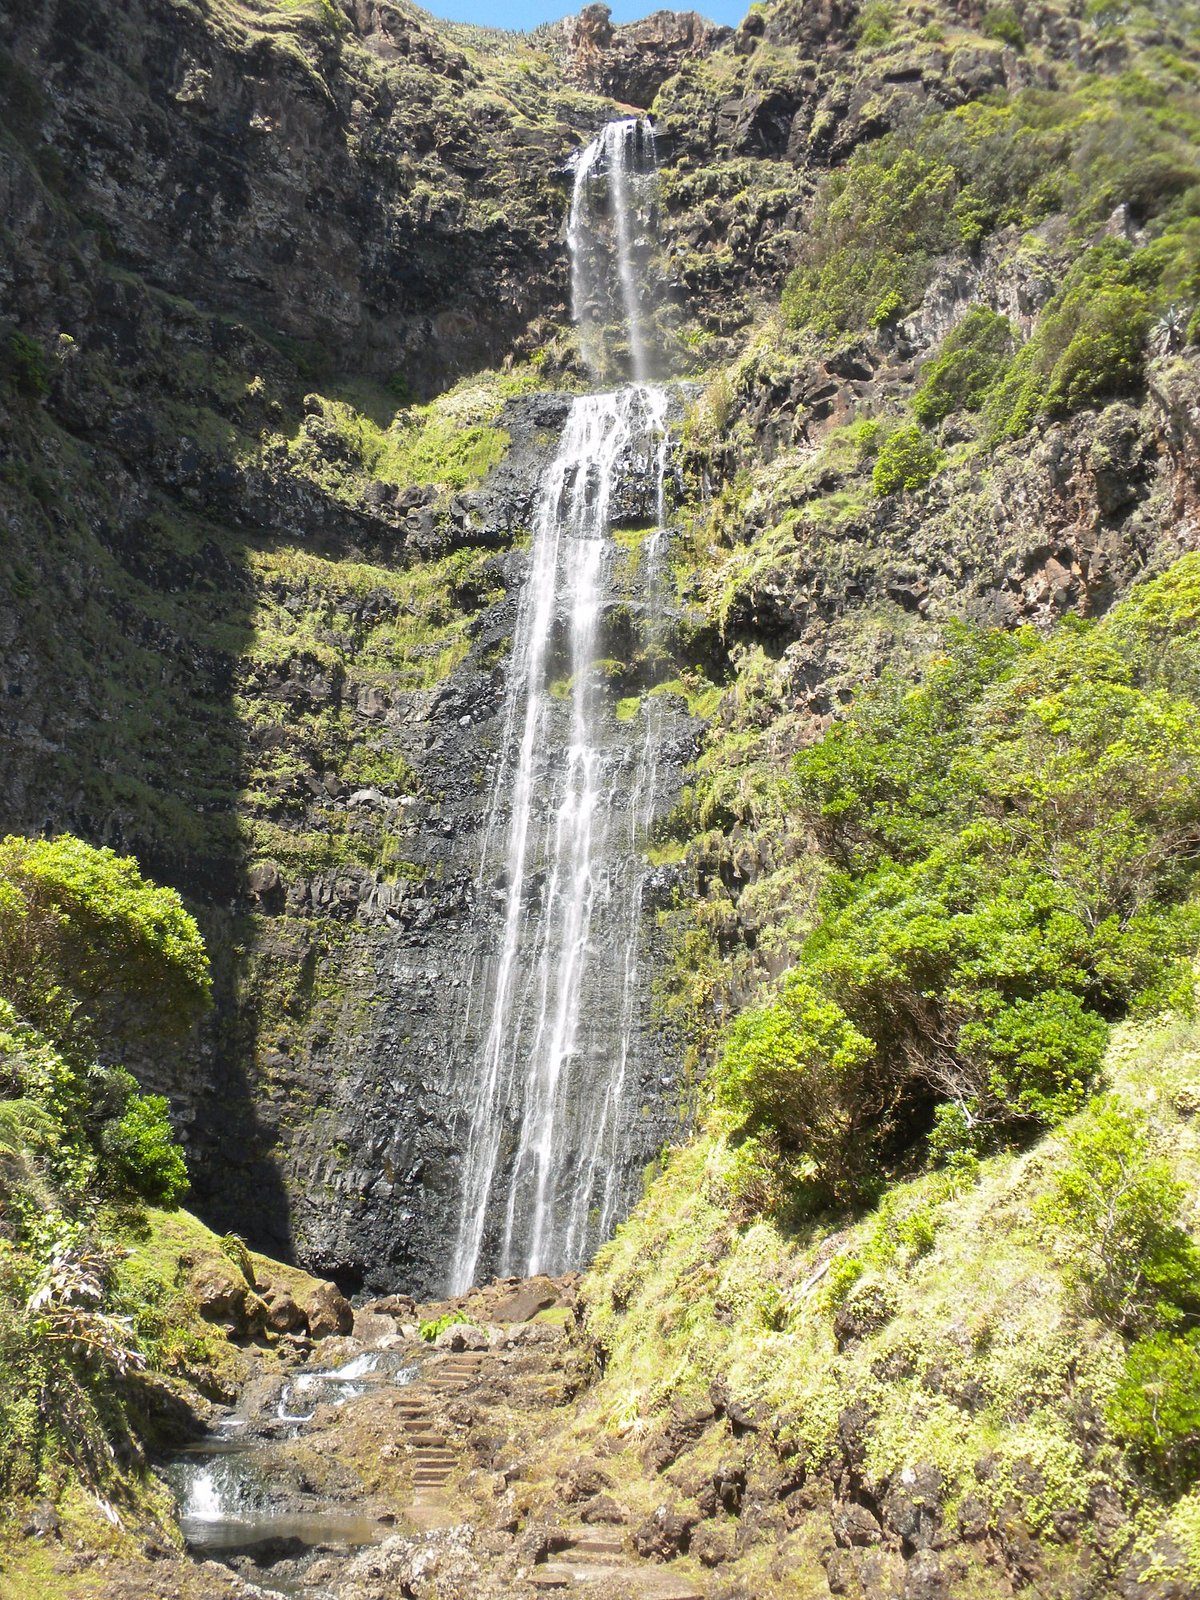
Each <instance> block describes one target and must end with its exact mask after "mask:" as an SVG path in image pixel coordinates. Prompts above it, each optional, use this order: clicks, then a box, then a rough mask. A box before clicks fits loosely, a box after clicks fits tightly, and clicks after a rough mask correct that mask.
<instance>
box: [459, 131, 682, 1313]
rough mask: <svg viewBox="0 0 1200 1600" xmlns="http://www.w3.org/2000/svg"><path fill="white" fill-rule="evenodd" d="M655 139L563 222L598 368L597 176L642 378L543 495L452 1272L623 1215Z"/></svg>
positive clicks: (568, 1240) (658, 541)
mask: <svg viewBox="0 0 1200 1600" xmlns="http://www.w3.org/2000/svg"><path fill="white" fill-rule="evenodd" d="M647 159H649V162H650V164H651V165H652V163H653V134H652V131H651V130H650V128H649V125H648V124H641V123H638V122H635V121H628V120H627V121H622V122H617V123H611V124H609V125H608V127H606V128H605V129H603V130H602V132H601V133H600V134H599V135H597V137H596V139H595V140H593V141H592V143H591V144H590V145H589V146H588V147H587V149H586V150H584V151H583V152H582V153H581V154H580V156H579V158H578V161H577V163H576V169H575V188H574V193H573V196H572V202H571V210H570V215H569V218H568V228H567V236H568V242H569V245H570V250H571V268H572V271H571V285H572V307H573V312H574V315H575V319H576V322H577V325H578V327H579V331H580V341H581V348H582V351H583V355H584V358H585V360H586V361H587V363H588V365H589V367H590V369H591V370H592V371H594V372H601V371H603V370H605V369H606V365H607V363H606V359H605V357H606V352H605V350H604V336H605V331H606V330H605V324H604V320H603V315H602V314H601V315H600V316H598V315H597V307H603V305H604V304H605V300H606V284H605V283H604V282H603V281H601V277H602V276H603V273H604V271H606V270H608V269H603V268H602V269H598V268H597V266H596V254H597V251H596V246H597V228H598V208H599V206H600V198H599V196H600V195H601V194H602V195H603V200H604V210H605V216H606V218H607V221H608V224H609V227H610V231H611V238H612V252H611V253H612V256H613V257H614V258H615V259H614V260H613V261H612V262H611V263H610V268H611V267H612V266H615V272H616V277H617V281H618V286H619V290H620V304H621V312H622V319H623V333H624V340H625V345H626V348H627V351H628V359H629V365H630V368H631V370H632V373H633V376H634V379H635V382H634V383H633V384H632V385H631V386H629V387H627V388H624V389H620V390H616V391H613V392H607V393H601V394H592V395H586V396H583V397H581V398H579V399H577V400H576V401H574V403H573V404H572V407H571V411H570V414H569V416H568V418H567V422H566V426H565V428H564V430H563V434H562V438H561V440H560V443H559V448H558V452H557V454H556V456H555V459H554V461H553V463H552V464H551V466H550V468H549V470H548V472H547V474H546V478H545V480H544V482H543V484H542V486H541V491H540V495H539V500H538V507H537V513H536V518H535V526H534V535H533V549H532V560H531V568H530V572H529V577H528V580H527V582H526V584H525V587H524V589H523V591H522V596H521V601H520V605H519V610H518V617H517V625H516V635H515V641H514V650H513V660H512V667H511V671H510V676H509V683H508V691H507V696H506V701H505V710H504V725H503V734H502V740H501V749H500V757H499V767H498V772H497V777H496V781H495V785H494V788H493V792H492V797H491V802H490V805H489V808H488V814H487V819H486V823H485V827H484V839H483V858H482V866H481V871H480V877H479V884H478V891H479V894H480V897H481V899H482V898H484V897H486V895H487V893H488V890H489V884H490V882H491V881H492V880H493V877H494V875H495V872H496V866H497V858H498V856H499V854H500V845H501V839H502V837H503V857H502V860H503V868H502V878H501V884H502V893H503V898H504V915H503V925H502V931H501V934H500V939H499V944H498V948H497V949H496V950H495V951H494V952H493V953H492V954H491V957H490V959H489V960H488V961H486V962H485V963H482V964H477V969H476V971H475V973H474V974H473V987H474V986H475V985H476V984H478V983H479V982H480V980H481V978H482V980H483V985H484V994H485V995H486V999H485V1008H486V1010H485V1015H486V1017H487V1031H486V1035H485V1037H484V1040H483V1044H482V1048H481V1050H480V1052H479V1055H478V1059H477V1061H476V1064H475V1067H476V1070H475V1073H474V1093H473V1095H472V1097H471V1101H470V1104H469V1105H468V1107H467V1111H468V1115H469V1124H470V1125H469V1133H468V1137H467V1143H466V1148H465V1150H464V1156H463V1190H462V1197H461V1205H460V1214H459V1226H458V1236H457V1244H456V1249H455V1256H454V1263H453V1269H452V1273H451V1287H452V1289H453V1290H454V1291H462V1290H464V1289H466V1288H468V1287H469V1286H470V1285H471V1283H473V1282H474V1281H475V1278H476V1276H477V1273H478V1272H479V1270H480V1267H481V1265H482V1264H486V1265H490V1266H491V1267H492V1268H493V1269H494V1270H499V1271H501V1272H508V1271H513V1270H519V1271H522V1272H525V1273H534V1272H539V1271H560V1270H562V1269H563V1268H565V1267H567V1266H570V1265H574V1264H577V1263H578V1261H579V1260H581V1259H582V1257H583V1255H584V1253H585V1252H586V1250H587V1248H588V1247H589V1246H590V1245H594V1244H595V1243H597V1242H598V1240H599V1238H600V1237H602V1236H603V1233H604V1232H606V1231H607V1230H608V1229H609V1228H610V1227H611V1226H612V1224H613V1222H614V1220H615V1218H616V1214H617V1210H618V1208H619V1206H620V1204H621V1200H622V1192H621V1191H622V1184H623V1182H624V1179H625V1177H626V1176H627V1169H628V1166H629V1161H630V1149H629V1142H630V1127H631V1123H632V1108H631V1107H630V1106H629V1105H628V1104H627V1100H628V1096H629V1092H630V1090H631V1088H632V1087H634V1074H633V1072H632V1067H633V1055H634V1038H635V1032H636V1020H637V1019H636V1011H637V1004H638V997H639V982H638V977H639V973H638V967H639V954H640V940H641V895H642V887H643V884H644V881H645V874H646V866H645V862H644V858H643V857H642V856H641V854H640V852H641V850H642V848H643V846H644V842H645V836H646V833H647V830H648V828H649V826H650V823H651V821H652V818H653V811H654V801H655V788H656V779H657V766H658V760H657V752H658V732H659V719H658V716H657V709H658V708H657V705H656V703H655V702H654V699H653V697H646V698H645V699H644V701H643V706H642V709H641V711H640V717H641V719H642V738H641V742H640V745H639V746H638V747H637V751H636V755H635V756H634V759H633V763H632V765H633V772H632V777H630V774H629V770H628V769H629V767H630V764H631V763H630V759H629V758H630V754H631V752H630V750H629V749H628V747H627V744H626V741H625V739H624V733H623V730H622V729H621V728H618V727H616V724H615V715H614V709H613V706H612V704H611V691H609V690H608V688H607V685H606V684H605V683H604V681H603V677H602V671H601V666H600V663H599V661H598V655H599V648H600V639H599V633H600V626H601V621H602V617H603V614H604V611H605V608H606V607H608V606H609V605H611V604H612V602H613V601H614V599H615V598H616V591H615V588H614V584H613V568H614V560H615V557H616V547H615V545H614V542H613V540H612V538H611V513H612V509H613V507H612V501H613V495H614V493H615V492H616V491H617V488H618V485H619V484H620V483H624V484H625V485H626V486H628V484H629V483H630V482H631V481H632V482H633V483H634V486H635V494H634V497H633V498H634V500H635V501H638V502H641V503H644V502H645V501H646V500H647V498H648V499H649V501H650V504H651V505H652V506H653V507H654V514H655V523H656V526H655V528H654V531H652V532H651V533H650V534H649V535H648V537H647V538H646V539H645V541H644V543H643V547H642V550H641V552H640V557H641V560H642V561H643V563H644V568H643V573H642V580H641V588H642V592H643V593H644V594H646V595H647V596H653V594H654V593H656V592H657V590H658V588H659V586H660V579H661V564H662V547H663V543H664V539H663V533H662V524H663V499H664V490H663V485H664V481H665V473H666V466H667V454H668V438H667V421H666V413H667V395H666V393H665V391H664V390H662V389H659V388H656V387H652V386H650V385H648V384H647V383H646V382H645V381H644V375H645V373H646V371H647V368H648V356H647V346H646V341H645V337H644V332H643V326H642V318H641V311H640V297H639V292H638V282H637V274H636V264H635V259H634V224H635V220H636V218H635V210H636V206H637V205H638V204H639V203H640V199H639V193H640V189H641V186H642V180H643V178H644V176H645V172H644V169H645V167H646V164H647ZM635 191H638V192H639V193H635ZM601 254H603V252H601ZM598 271H600V273H601V276H598V275H597V274H598ZM647 479H648V480H649V482H647V481H646V480H647ZM647 489H651V490H652V493H651V494H650V495H649V496H647V492H646V491H647ZM652 627H653V624H651V628H652ZM556 674H559V676H558V678H557V680H556V677H555V675H556ZM630 731H632V729H631V730H630Z"/></svg>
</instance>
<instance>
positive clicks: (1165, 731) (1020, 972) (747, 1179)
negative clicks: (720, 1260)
mask: <svg viewBox="0 0 1200 1600" xmlns="http://www.w3.org/2000/svg"><path fill="white" fill-rule="evenodd" d="M1156 583H1157V585H1158V586H1159V587H1158V588H1156V589H1154V590H1153V591H1152V592H1150V591H1151V586H1147V591H1148V592H1147V594H1145V595H1143V596H1142V597H1141V598H1140V600H1138V599H1135V601H1131V602H1129V603H1128V608H1127V609H1122V608H1118V610H1117V611H1116V612H1115V613H1114V617H1113V620H1112V624H1111V628H1106V627H1100V628H1097V627H1088V626H1084V625H1073V626H1066V625H1064V626H1063V627H1062V628H1060V630H1059V631H1058V632H1057V634H1055V635H1054V636H1052V637H1051V638H1050V639H1048V640H1039V639H1038V638H1037V636H1036V635H1034V634H1033V633H1032V632H1030V633H1025V634H1018V635H1016V636H1013V635H1006V634H999V633H982V632H979V631H975V630H972V629H969V628H965V627H959V628H956V629H954V630H951V631H950V633H949V634H948V636H947V641H946V646H945V649H944V650H943V651H942V652H941V653H940V654H938V655H936V656H934V657H933V658H932V659H931V660H930V662H929V663H928V665H927V667H926V669H925V671H924V674H923V675H922V677H921V679H920V681H919V682H917V683H915V684H914V683H913V682H911V681H910V680H905V679H902V678H899V677H885V678H884V680H883V681H882V682H881V683H880V684H878V685H877V686H875V687H873V688H871V689H869V690H867V691H865V692H864V693H863V694H862V695H861V696H860V697H859V699H858V701H857V702H856V704H855V705H854V707H853V708H852V709H851V711H850V713H849V715H848V716H847V717H846V718H845V719H844V721H843V722H841V723H840V724H838V725H835V726H834V727H833V728H831V729H830V730H829V732H828V733H827V734H826V735H825V736H824V737H823V738H822V739H820V740H818V741H817V742H816V743H815V744H814V745H812V746H810V747H809V748H808V749H807V750H805V751H803V752H802V753H801V754H800V755H799V756H798V757H796V759H795V762H794V777H793V782H792V785H791V787H790V789H789V791H788V800H789V802H790V804H791V805H792V806H793V808H794V809H795V811H796V812H797V813H798V820H800V821H802V822H803V823H806V824H807V825H808V827H809V828H810V829H811V832H812V837H813V840H814V842H815V844H816V845H817V847H818V848H819V850H820V851H821V853H822V855H823V856H824V858H825V860H826V862H827V876H826V878H825V884H824V888H823V890H822V892H821V895H820V899H819V902H818V907H817V910H818V921H817V925H816V927H815V928H814V929H813V930H812V931H811V932H809V933H808V934H807V936H806V937H805V938H804V939H803V941H802V942H801V943H800V945H799V948H798V950H797V951H796V954H795V963H796V965H795V969H794V971H793V973H792V974H791V975H790V976H789V978H788V979H787V980H786V982H785V984H784V986H783V989H782V991H781V994H780V995H779V997H778V998H777V999H776V1000H775V1001H773V1002H772V1003H771V1004H770V1005H769V1006H765V1007H758V1008H756V1009H755V1010H753V1011H751V1012H748V1013H747V1014H746V1015H744V1016H743V1017H742V1018H741V1019H739V1020H738V1021H737V1022H736V1023H735V1024H734V1026H733V1028H732V1030H731V1032H730V1034H729V1042H728V1046H727V1049H726V1053H725V1056H724V1058H723V1059H722V1062H721V1066H720V1068H719V1070H718V1071H717V1074H716V1082H717V1086H718V1100H719V1101H720V1103H722V1104H723V1105H724V1107H725V1109H726V1111H727V1113H729V1114H730V1115H731V1118H732V1125H733V1127H734V1129H735V1132H736V1133H737V1134H738V1136H739V1137H741V1136H744V1137H745V1139H746V1141H747V1144H746V1149H747V1152H748V1153H747V1155H746V1158H745V1163H744V1167H743V1165H742V1164H741V1163H740V1158H739V1166H738V1176H737V1183H738V1185H739V1186H741V1187H742V1189H743V1191H744V1192H745V1193H747V1194H749V1192H750V1189H751V1188H753V1191H754V1193H755V1194H756V1195H757V1196H758V1198H759V1201H760V1202H761V1203H762V1204H763V1205H764V1206H765V1207H766V1208H767V1209H775V1210H777V1209H779V1208H780V1207H781V1206H782V1205H784V1204H786V1203H787V1201H788V1196H789V1195H795V1194H797V1193H798V1192H799V1191H800V1190H801V1189H803V1190H805V1191H806V1192H808V1193H810V1194H816V1195H818V1196H820V1197H823V1198H825V1199H832V1200H836V1201H844V1200H847V1199H849V1198H853V1197H859V1198H861V1197H862V1196H865V1195H867V1194H869V1193H870V1192H871V1189H872V1186H873V1184H875V1183H877V1182H878V1181H879V1179H880V1177H881V1175H882V1174H884V1173H886V1172H887V1171H889V1170H892V1169H893V1167H894V1164H895V1163H896V1162H897V1160H899V1159H901V1158H902V1157H904V1153H905V1152H907V1151H908V1150H909V1149H910V1148H911V1147H912V1146H914V1145H915V1144H917V1143H918V1142H919V1141H926V1140H927V1147H928V1152H929V1156H930V1158H931V1159H932V1160H933V1161H935V1162H939V1163H941V1164H943V1165H945V1166H947V1167H948V1168H949V1169H950V1171H951V1173H955V1172H957V1173H968V1172H969V1171H970V1169H971V1168H972V1167H973V1165H974V1163H975V1162H976V1161H977V1160H978V1158H979V1156H980V1155H982V1154H983V1153H985V1152H986V1151H987V1150H988V1149H989V1148H992V1147H994V1146H995V1145H997V1144H998V1143H1003V1142H1005V1141H1011V1140H1020V1139H1023V1138H1026V1137H1028V1136H1029V1135H1030V1134H1031V1133H1033V1132H1035V1131H1036V1130H1037V1129H1039V1128H1044V1127H1049V1126H1054V1125H1056V1124H1058V1123H1061V1122H1062V1121H1063V1120H1064V1119H1065V1118H1066V1117H1069V1116H1071V1115H1073V1114H1074V1113H1076V1112H1077V1111H1078V1110H1079V1108H1080V1106H1081V1104H1082V1103H1083V1101H1084V1099H1085V1098H1086V1096H1087V1095H1088V1094H1089V1092H1091V1089H1092V1086H1093V1085H1094V1083H1095V1080H1096V1076H1097V1073H1098V1071H1099V1067H1100V1062H1101V1057H1102V1055H1103V1051H1104V1048H1105V1044H1106V1040H1107V1035H1108V1027H1109V1023H1110V1021H1111V1019H1112V1018H1114V1017H1118V1016H1120V1015H1122V1014H1124V1013H1126V1012H1128V1011H1131V1010H1132V1011H1137V1010H1151V1009H1154V1008H1156V1007H1160V1006H1162V1005H1163V1004H1174V1003H1181V1004H1185V1005H1186V1004H1189V1003H1190V994H1191V978H1190V972H1189V969H1188V957H1189V955H1190V952H1191V951H1192V950H1193V949H1194V948H1195V944H1196V940H1197V937H1198V936H1200V916H1198V913H1197V909H1196V907H1195V904H1194V901H1193V899H1192V895H1191V890H1192V886H1193V884H1194V880H1195V859H1194V856H1195V853H1194V845H1193V841H1194V840H1195V838H1196V837H1198V836H1200V722H1198V719H1197V717H1196V709H1195V704H1194V702H1192V701H1189V700H1185V699H1181V698H1177V697H1172V696H1171V695H1169V694H1168V693H1166V692H1165V691H1164V690H1163V689H1160V688H1158V687H1157V686H1156V685H1155V684H1154V683H1153V681H1144V682H1139V681H1137V680H1138V663H1141V662H1144V661H1147V660H1148V659H1149V655H1150V654H1152V655H1153V657H1154V659H1158V658H1159V657H1160V656H1161V657H1165V656H1166V655H1168V654H1169V648H1168V646H1167V644H1166V640H1167V639H1168V638H1170V637H1171V636H1172V631H1173V630H1177V636H1178V637H1179V638H1181V639H1186V638H1187V637H1188V636H1189V632H1190V630H1191V628H1192V626H1193V621H1192V617H1193V609H1194V608H1193V603H1192V602H1193V598H1194V597H1192V596H1191V594H1190V589H1189V586H1188V582H1187V580H1186V573H1184V572H1181V573H1179V574H1176V575H1174V577H1173V578H1172V577H1171V576H1170V575H1167V576H1166V577H1164V578H1162V579H1159V580H1156ZM1151 640H1153V651H1152V652H1150V651H1149V646H1150V642H1151ZM1148 652H1149V654H1148ZM843 1047H844V1049H845V1054H844V1055H843V1054H842V1053H841V1052H842V1050H843ZM751 1144H752V1146H753V1148H752V1149H751Z"/></svg>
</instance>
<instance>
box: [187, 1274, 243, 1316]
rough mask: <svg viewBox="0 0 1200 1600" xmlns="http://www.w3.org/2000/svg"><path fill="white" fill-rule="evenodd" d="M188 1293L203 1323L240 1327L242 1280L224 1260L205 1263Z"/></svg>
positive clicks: (193, 1280)
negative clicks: (191, 1293) (204, 1321)
mask: <svg viewBox="0 0 1200 1600" xmlns="http://www.w3.org/2000/svg"><path fill="white" fill-rule="evenodd" d="M192 1292H193V1294H194V1295H195V1296H196V1303H197V1305H198V1306H199V1308H200V1315H201V1316H202V1317H203V1318H204V1319H205V1320H206V1321H207V1322H224V1323H226V1324H228V1325H229V1326H231V1327H234V1328H239V1329H240V1328H242V1327H244V1326H245V1322H246V1293H247V1285H246V1280H245V1279H244V1278H243V1277H242V1275H241V1273H240V1272H238V1271H237V1269H236V1268H235V1267H234V1266H233V1265H232V1263H230V1262H227V1261H217V1260H212V1261H206V1262H205V1263H204V1265H203V1266H202V1267H201V1268H200V1269H199V1270H198V1271H197V1273H196V1275H195V1277H194V1278H193V1279H192Z"/></svg>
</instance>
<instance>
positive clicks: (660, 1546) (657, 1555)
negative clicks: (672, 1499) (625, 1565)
mask: <svg viewBox="0 0 1200 1600" xmlns="http://www.w3.org/2000/svg"><path fill="white" fill-rule="evenodd" d="M699 1524H700V1516H699V1513H698V1512H696V1511H686V1510H683V1509H682V1508H680V1507H678V1506H659V1507H658V1509H657V1511H655V1512H654V1514H653V1515H652V1516H650V1517H647V1519H646V1521H645V1522H643V1523H642V1525H641V1527H640V1528H639V1529H638V1530H637V1532H636V1533H635V1534H634V1536H633V1542H634V1544H635V1545H636V1546H637V1552H638V1555H640V1556H645V1557H648V1558H651V1559H653V1560H655V1561H673V1560H674V1559H675V1557H676V1556H680V1555H686V1554H687V1551H688V1546H689V1545H690V1544H691V1542H692V1534H693V1532H694V1531H695V1529H696V1528H697V1527H698V1526H699Z"/></svg>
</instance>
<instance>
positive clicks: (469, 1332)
mask: <svg viewBox="0 0 1200 1600" xmlns="http://www.w3.org/2000/svg"><path fill="white" fill-rule="evenodd" d="M487 1347H488V1336H487V1330H486V1329H484V1328H477V1327H476V1326H475V1324H474V1323H473V1322H452V1323H451V1324H450V1326H449V1327H448V1328H443V1329H442V1331H441V1333H439V1334H438V1336H437V1338H436V1339H435V1340H434V1341H433V1348H434V1349H435V1350H486V1349H487Z"/></svg>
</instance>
